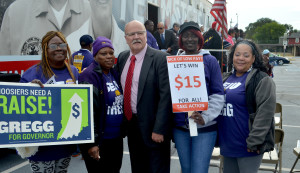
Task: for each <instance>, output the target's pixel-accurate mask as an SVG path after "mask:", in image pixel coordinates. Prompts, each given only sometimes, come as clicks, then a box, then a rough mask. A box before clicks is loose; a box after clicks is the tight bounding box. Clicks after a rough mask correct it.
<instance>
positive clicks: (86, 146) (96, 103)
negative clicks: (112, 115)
mask: <svg viewBox="0 0 300 173" xmlns="http://www.w3.org/2000/svg"><path fill="white" fill-rule="evenodd" d="M79 79H80V76H79ZM80 84H90V83H89V82H86V81H83V80H81V82H80ZM98 94H99V91H98V89H97V88H96V87H94V86H93V107H94V110H93V116H94V137H95V141H94V143H86V144H81V146H80V148H82V149H83V150H86V151H88V150H89V149H90V148H92V147H94V146H98V144H99V143H100V135H99V130H98V129H99V126H98V124H97V123H96V122H99V118H100V117H99V116H97V115H98V113H97V111H99V110H98V109H99V108H100V106H99V105H100V103H99V100H98V99H97V98H98Z"/></svg>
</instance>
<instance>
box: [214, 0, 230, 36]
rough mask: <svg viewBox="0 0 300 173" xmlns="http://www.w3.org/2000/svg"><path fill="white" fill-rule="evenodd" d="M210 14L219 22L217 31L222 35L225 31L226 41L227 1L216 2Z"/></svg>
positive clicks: (217, 0)
mask: <svg viewBox="0 0 300 173" xmlns="http://www.w3.org/2000/svg"><path fill="white" fill-rule="evenodd" d="M210 14H211V15H212V16H213V17H214V18H215V20H216V22H217V25H216V31H218V32H220V33H222V30H224V32H223V34H224V38H225V39H226V38H227V37H228V33H227V30H228V29H227V12H226V0H215V2H214V4H213V6H212V8H211V10H210Z"/></svg>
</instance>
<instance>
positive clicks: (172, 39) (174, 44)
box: [153, 29, 179, 55]
mask: <svg viewBox="0 0 300 173" xmlns="http://www.w3.org/2000/svg"><path fill="white" fill-rule="evenodd" d="M153 36H154V38H155V39H156V41H157V44H158V47H159V49H168V48H169V47H171V49H172V52H170V53H171V54H172V55H176V53H177V50H178V48H179V46H178V39H177V38H176V36H175V35H174V33H173V31H170V30H166V29H165V44H164V45H163V44H162V42H161V38H160V33H159V32H158V31H155V32H154V34H153Z"/></svg>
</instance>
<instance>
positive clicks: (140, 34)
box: [125, 31, 146, 37]
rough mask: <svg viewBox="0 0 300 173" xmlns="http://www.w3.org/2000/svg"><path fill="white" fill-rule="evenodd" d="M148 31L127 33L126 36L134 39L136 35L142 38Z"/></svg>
mask: <svg viewBox="0 0 300 173" xmlns="http://www.w3.org/2000/svg"><path fill="white" fill-rule="evenodd" d="M145 32H146V31H137V32H130V33H127V34H125V35H126V36H128V37H133V36H135V35H137V36H139V37H140V36H142V35H143V34H144V33H145Z"/></svg>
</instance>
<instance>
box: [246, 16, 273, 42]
mask: <svg viewBox="0 0 300 173" xmlns="http://www.w3.org/2000/svg"><path fill="white" fill-rule="evenodd" d="M271 22H275V21H274V20H272V19H269V18H260V19H258V20H257V21H256V22H254V23H250V24H249V25H248V26H247V27H246V31H245V34H246V36H245V37H246V38H248V39H253V38H252V37H253V35H254V34H255V30H256V28H257V27H260V26H262V25H264V24H267V23H271Z"/></svg>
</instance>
